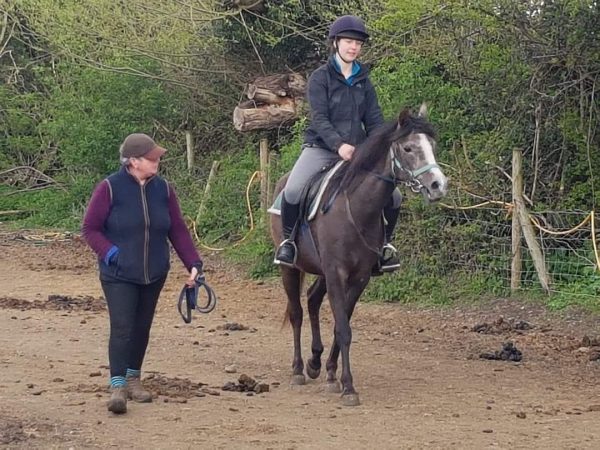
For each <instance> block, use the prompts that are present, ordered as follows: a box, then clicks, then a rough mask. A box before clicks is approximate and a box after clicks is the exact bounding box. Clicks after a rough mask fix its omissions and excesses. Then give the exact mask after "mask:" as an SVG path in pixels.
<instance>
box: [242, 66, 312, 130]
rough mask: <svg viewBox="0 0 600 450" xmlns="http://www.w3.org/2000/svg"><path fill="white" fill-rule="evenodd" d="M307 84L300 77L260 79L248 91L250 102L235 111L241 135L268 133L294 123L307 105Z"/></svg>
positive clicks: (245, 102)
mask: <svg viewBox="0 0 600 450" xmlns="http://www.w3.org/2000/svg"><path fill="white" fill-rule="evenodd" d="M305 90H306V80H305V79H304V78H303V77H302V76H301V75H298V74H295V73H291V74H276V75H269V76H266V77H260V78H257V79H256V80H254V82H252V83H250V84H249V85H248V87H247V88H246V97H247V98H248V100H246V101H244V102H241V103H240V104H239V105H238V106H237V107H236V108H235V110H234V111H233V125H234V127H235V129H236V130H238V131H251V130H266V129H271V128H277V127H279V126H281V125H284V124H287V123H290V122H293V121H294V120H296V119H297V118H298V113H299V111H300V108H301V106H302V104H303V102H304V93H305Z"/></svg>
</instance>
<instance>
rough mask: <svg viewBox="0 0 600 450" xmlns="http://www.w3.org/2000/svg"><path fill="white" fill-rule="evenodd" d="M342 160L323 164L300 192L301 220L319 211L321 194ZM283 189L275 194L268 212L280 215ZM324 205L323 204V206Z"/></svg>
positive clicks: (305, 219) (307, 219)
mask: <svg viewBox="0 0 600 450" xmlns="http://www.w3.org/2000/svg"><path fill="white" fill-rule="evenodd" d="M343 163H344V161H338V162H336V163H335V164H334V165H333V166H331V165H329V166H324V167H323V168H322V169H321V170H320V171H319V172H317V173H316V174H315V176H313V177H312V178H311V179H310V181H309V182H308V183H307V185H306V186H305V187H304V191H303V192H302V196H301V198H302V200H301V202H300V217H301V218H302V219H304V220H303V221H306V222H309V221H311V220H312V219H314V218H315V216H316V215H317V212H318V211H319V204H320V203H321V200H322V199H323V194H324V193H325V190H326V189H327V186H329V182H330V181H331V179H332V178H333V176H334V175H335V174H336V173H337V172H338V171H339V169H340V167H341V166H342V164H343ZM282 195H283V190H282V191H281V192H280V193H279V194H278V195H277V197H276V198H275V200H274V201H273V204H272V205H271V207H270V208H269V209H268V210H267V212H268V213H270V214H275V215H277V216H280V215H281V196H282ZM325 206H326V205H324V207H325Z"/></svg>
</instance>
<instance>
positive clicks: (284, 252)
mask: <svg viewBox="0 0 600 450" xmlns="http://www.w3.org/2000/svg"><path fill="white" fill-rule="evenodd" d="M297 250H298V249H297V248H296V243H295V242H294V241H290V240H289V239H286V240H284V241H283V242H282V243H281V244H280V245H279V247H278V248H277V251H276V252H275V259H274V260H273V263H275V264H279V265H282V266H288V267H294V265H295V264H296V253H297Z"/></svg>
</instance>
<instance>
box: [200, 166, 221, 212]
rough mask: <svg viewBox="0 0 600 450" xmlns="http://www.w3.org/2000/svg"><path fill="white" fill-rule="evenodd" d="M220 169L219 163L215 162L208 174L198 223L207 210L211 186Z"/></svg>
mask: <svg viewBox="0 0 600 450" xmlns="http://www.w3.org/2000/svg"><path fill="white" fill-rule="evenodd" d="M218 168H219V161H213V163H212V166H211V168H210V172H209V173H208V178H207V180H206V186H205V187H204V195H203V196H202V201H201V202H200V207H199V208H198V213H197V214H196V223H197V222H198V220H200V217H201V216H202V214H204V209H205V208H206V201H207V200H208V194H209V193H210V186H211V183H212V180H213V178H214V177H215V175H216V173H217V169H218Z"/></svg>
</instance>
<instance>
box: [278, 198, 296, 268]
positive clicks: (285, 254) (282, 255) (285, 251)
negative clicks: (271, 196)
mask: <svg viewBox="0 0 600 450" xmlns="http://www.w3.org/2000/svg"><path fill="white" fill-rule="evenodd" d="M299 215H300V205H298V204H293V203H288V202H287V201H286V199H285V194H282V196H281V223H282V228H283V242H282V243H281V244H280V245H279V247H278V248H277V251H276V252H275V259H274V260H273V262H274V263H275V264H280V265H283V266H288V267H294V265H295V264H296V252H297V249H296V243H295V242H294V241H293V240H292V239H290V236H291V234H292V231H293V230H294V227H295V226H296V222H297V221H298V216H299Z"/></svg>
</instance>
